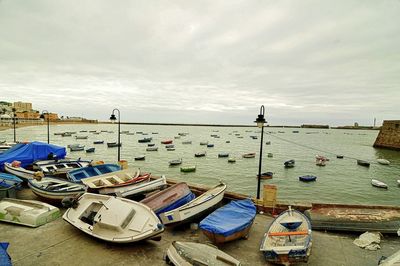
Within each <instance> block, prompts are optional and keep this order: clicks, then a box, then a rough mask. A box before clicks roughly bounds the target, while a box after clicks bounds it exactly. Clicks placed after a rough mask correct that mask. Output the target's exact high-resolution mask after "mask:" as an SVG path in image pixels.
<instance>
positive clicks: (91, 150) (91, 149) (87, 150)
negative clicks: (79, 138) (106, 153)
mask: <svg viewBox="0 0 400 266" xmlns="http://www.w3.org/2000/svg"><path fill="white" fill-rule="evenodd" d="M95 150H96V148H89V149H86V152H88V153H91V152H94V151H95Z"/></svg>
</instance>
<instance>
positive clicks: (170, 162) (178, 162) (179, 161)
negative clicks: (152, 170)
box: [169, 158, 182, 166]
mask: <svg viewBox="0 0 400 266" xmlns="http://www.w3.org/2000/svg"><path fill="white" fill-rule="evenodd" d="M180 164H182V158H181V159H176V160H171V161H169V165H170V166H174V165H180Z"/></svg>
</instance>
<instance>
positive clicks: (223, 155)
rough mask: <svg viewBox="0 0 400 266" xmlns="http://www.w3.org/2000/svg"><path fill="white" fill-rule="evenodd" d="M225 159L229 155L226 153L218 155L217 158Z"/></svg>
mask: <svg viewBox="0 0 400 266" xmlns="http://www.w3.org/2000/svg"><path fill="white" fill-rule="evenodd" d="M225 157H229V153H227V152H220V153H218V158H225Z"/></svg>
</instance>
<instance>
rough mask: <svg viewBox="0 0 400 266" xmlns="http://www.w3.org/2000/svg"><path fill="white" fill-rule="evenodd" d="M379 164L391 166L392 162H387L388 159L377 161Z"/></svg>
mask: <svg viewBox="0 0 400 266" xmlns="http://www.w3.org/2000/svg"><path fill="white" fill-rule="evenodd" d="M376 161H377V162H378V163H380V164H383V165H389V164H390V162H389V161H388V160H386V159H381V158H380V159H377V160H376Z"/></svg>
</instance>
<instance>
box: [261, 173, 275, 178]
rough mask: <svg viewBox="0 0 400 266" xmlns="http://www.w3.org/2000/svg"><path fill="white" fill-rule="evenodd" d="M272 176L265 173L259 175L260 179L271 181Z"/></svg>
mask: <svg viewBox="0 0 400 266" xmlns="http://www.w3.org/2000/svg"><path fill="white" fill-rule="evenodd" d="M273 175H274V173H272V172H265V173H261V177H260V178H261V179H272V176H273Z"/></svg>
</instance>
